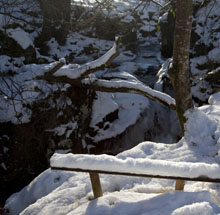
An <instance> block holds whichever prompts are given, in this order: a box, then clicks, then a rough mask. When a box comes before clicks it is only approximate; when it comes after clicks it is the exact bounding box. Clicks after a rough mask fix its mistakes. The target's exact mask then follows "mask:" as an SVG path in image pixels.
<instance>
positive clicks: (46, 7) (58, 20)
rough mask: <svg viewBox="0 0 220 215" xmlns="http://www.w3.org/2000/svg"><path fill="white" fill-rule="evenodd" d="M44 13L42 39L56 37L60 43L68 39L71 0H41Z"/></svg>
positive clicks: (46, 39)
mask: <svg viewBox="0 0 220 215" xmlns="http://www.w3.org/2000/svg"><path fill="white" fill-rule="evenodd" d="M40 6H41V10H42V14H43V29H42V34H41V39H42V41H48V40H50V38H51V37H55V38H56V40H57V41H58V43H59V44H60V45H63V44H64V43H65V41H66V37H67V34H68V31H69V26H70V15H71V1H70V0H62V1H61V0H40Z"/></svg>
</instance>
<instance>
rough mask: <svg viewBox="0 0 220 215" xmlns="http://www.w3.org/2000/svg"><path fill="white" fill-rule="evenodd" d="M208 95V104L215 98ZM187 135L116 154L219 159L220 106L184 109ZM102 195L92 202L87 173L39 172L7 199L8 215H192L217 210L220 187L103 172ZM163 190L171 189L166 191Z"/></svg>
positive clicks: (210, 212) (130, 156) (128, 156)
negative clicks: (179, 187) (181, 187)
mask: <svg viewBox="0 0 220 215" xmlns="http://www.w3.org/2000/svg"><path fill="white" fill-rule="evenodd" d="M219 98H220V97H219V94H217V95H215V96H213V97H212V99H210V100H212V104H214V103H215V101H216V100H219ZM188 116H189V121H188V123H187V124H186V129H187V132H186V135H185V137H184V138H182V139H181V140H180V141H179V142H178V143H176V144H171V145H169V144H163V143H153V142H143V143H140V144H139V145H138V146H136V147H134V148H133V149H131V150H128V151H125V152H122V153H121V154H119V155H117V156H116V158H119V159H123V160H126V159H127V158H138V159H140V158H142V159H143V158H148V159H160V160H167V161H175V162H177V161H185V162H193V163H194V162H205V163H207V164H215V163H217V164H219V163H220V156H219V152H220V151H219V150H220V117H219V116H220V106H218V105H207V106H203V107H201V108H198V109H195V110H194V111H191V112H188ZM101 183H102V187H103V191H104V196H103V197H101V198H99V199H97V200H92V199H91V198H92V195H93V194H92V191H91V186H90V181H89V176H88V174H86V173H75V172H65V171H64V172H63V171H52V170H50V169H48V170H46V171H45V172H43V173H42V174H41V175H39V176H38V177H37V178H36V179H35V180H34V181H33V182H32V183H31V184H29V185H28V186H27V187H25V188H24V189H23V190H22V191H20V192H19V193H16V194H13V195H12V196H11V197H10V198H9V199H8V200H7V203H6V208H8V209H9V210H10V212H11V214H18V213H19V212H21V211H22V210H23V211H22V213H21V214H22V215H25V214H26V215H27V214H28V215H34V214H39V215H40V214H54V215H58V214H59V215H61V214H63V215H64V214H94V215H95V214H124V215H128V214H131V215H140V214H142V215H144V214H145V215H152V214H155V215H158V214H165V215H166V214H167V215H170V214H175V215H176V214H182V215H185V214H187V215H188V214H192V215H197V214H198V215H201V214H204V215H209V214H210V215H214V214H219V213H220V208H219V207H218V205H219V204H220V201H219V197H220V192H219V189H218V187H219V185H218V184H214V183H202V182H186V185H185V191H184V192H177V191H176V192H175V191H174V181H168V180H159V179H147V178H136V177H126V176H123V177H122V176H110V175H101ZM167 191H171V192H168V193H167Z"/></svg>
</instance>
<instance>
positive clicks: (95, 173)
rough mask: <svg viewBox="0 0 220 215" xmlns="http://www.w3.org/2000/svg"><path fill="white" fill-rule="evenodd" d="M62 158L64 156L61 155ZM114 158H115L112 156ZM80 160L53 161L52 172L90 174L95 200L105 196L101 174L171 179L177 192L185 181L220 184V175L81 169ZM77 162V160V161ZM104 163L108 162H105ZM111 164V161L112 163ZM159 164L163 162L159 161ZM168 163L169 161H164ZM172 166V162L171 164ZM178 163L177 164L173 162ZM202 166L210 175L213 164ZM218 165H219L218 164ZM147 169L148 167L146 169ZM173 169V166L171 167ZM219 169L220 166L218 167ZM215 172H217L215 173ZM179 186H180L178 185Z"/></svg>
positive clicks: (193, 164) (99, 168)
mask: <svg viewBox="0 0 220 215" xmlns="http://www.w3.org/2000/svg"><path fill="white" fill-rule="evenodd" d="M61 156H62V155H61ZM74 156H79V157H80V156H81V157H82V158H83V157H85V159H87V158H90V159H91V157H92V158H95V157H96V156H94V155H73V157H74ZM98 156H100V155H98ZM110 157H113V156H110ZM116 159H117V158H116ZM80 160H81V159H79V160H78V161H77V162H75V164H74V163H72V164H70V165H63V163H62V164H61V165H57V166H56V164H59V162H58V163H56V162H55V163H54V162H53V161H52V162H51V169H52V170H62V171H76V172H88V173H89V175H90V180H91V184H92V190H93V194H94V199H96V198H98V197H101V196H102V195H103V192H102V187H101V183H100V178H99V174H112V175H123V176H135V177H147V178H159V179H170V180H176V186H175V190H183V189H184V181H200V182H213V183H220V174H219V177H215V178H212V177H208V176H205V175H204V176H199V177H186V176H173V175H169V172H168V174H167V175H164V174H163V175H159V174H146V173H135V170H134V173H132V172H131V171H130V169H126V168H123V171H112V170H111V169H110V170H103V167H100V165H97V168H94V166H95V165H93V166H92V167H89V165H88V167H83V165H82V167H81V168H79V166H80ZM134 160H135V159H134ZM75 161H76V160H75ZM157 161H158V160H152V162H153V163H154V162H157ZM104 162H106V161H105V160H104ZM108 162H109V161H108V160H107V164H108ZM110 162H111V161H110ZM159 162H163V161H159ZM164 162H167V161H164ZM170 163H171V164H172V162H170ZM173 163H176V162H173ZM178 164H180V165H181V164H184V165H186V164H187V163H186V162H178ZM189 164H190V165H192V167H193V166H195V168H196V165H197V163H189ZM201 165H203V166H204V167H205V171H206V172H207V174H209V171H208V169H207V168H209V166H210V168H212V164H205V163H201ZM216 165H217V164H216ZM70 166H71V167H70ZM146 168H147V167H146ZM171 168H172V166H171ZM217 168H218V166H217ZM214 172H215V171H214ZM211 173H213V171H211ZM178 184H179V185H178Z"/></svg>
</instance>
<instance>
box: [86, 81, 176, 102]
mask: <svg viewBox="0 0 220 215" xmlns="http://www.w3.org/2000/svg"><path fill="white" fill-rule="evenodd" d="M92 82H94V84H95V85H97V86H100V87H106V88H113V89H114V88H116V89H117V88H127V89H128V91H130V92H132V90H133V92H134V93H137V92H135V90H137V91H141V92H143V93H141V92H140V93H139V94H143V95H144V94H146V97H148V96H149V98H151V97H153V98H158V99H160V100H162V101H164V102H165V103H166V104H168V105H174V106H175V105H176V102H175V99H173V98H172V97H171V96H169V95H168V94H165V93H163V92H160V91H157V90H153V89H151V88H150V87H148V86H146V85H144V84H142V83H141V82H130V81H126V80H115V81H106V80H100V79H94V80H91V79H84V80H83V83H84V84H91V83H92Z"/></svg>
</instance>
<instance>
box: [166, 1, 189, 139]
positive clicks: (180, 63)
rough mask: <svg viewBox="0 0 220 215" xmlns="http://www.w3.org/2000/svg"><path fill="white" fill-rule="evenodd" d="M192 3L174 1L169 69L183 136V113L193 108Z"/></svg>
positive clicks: (184, 120)
mask: <svg viewBox="0 0 220 215" xmlns="http://www.w3.org/2000/svg"><path fill="white" fill-rule="evenodd" d="M192 12H193V1H192V0H185V1H183V0H177V1H176V25H175V34H174V48H173V62H172V64H171V65H170V68H169V74H170V77H171V82H172V85H173V88H174V92H175V99H176V111H177V115H178V119H179V122H180V126H181V130H182V134H183V135H184V123H185V122H186V118H185V116H184V113H185V111H186V110H188V109H190V108H192V107H193V103H192V95H191V90H190V79H189V50H190V35H191V25H192V14H193V13H192Z"/></svg>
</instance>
